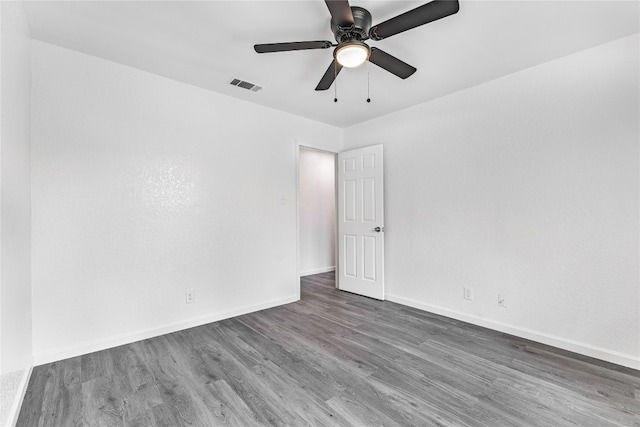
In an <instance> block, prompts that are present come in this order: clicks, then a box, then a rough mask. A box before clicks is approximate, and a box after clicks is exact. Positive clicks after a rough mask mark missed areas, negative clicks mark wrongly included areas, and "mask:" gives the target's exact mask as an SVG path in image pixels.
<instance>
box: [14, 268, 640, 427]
mask: <svg viewBox="0 0 640 427" xmlns="http://www.w3.org/2000/svg"><path fill="white" fill-rule="evenodd" d="M80 425H84V426H171V427H174V426H218V425H228V426H243V427H244V426H262V425H289V426H379V425H386V426H488V427H500V426H536V427H538V426H553V427H560V426H584V427H586V426H598V427H600V426H639V425H640V373H639V372H638V371H635V370H632V369H627V368H622V367H619V366H616V365H612V364H608V363H605V362H601V361H597V360H594V359H590V358H587V357H584V356H580V355H576V354H573V353H569V352H566V351H562V350H558V349H555V348H552V347H548V346H545V345H542V344H537V343H534V342H531V341H527V340H524V339H520V338H516V337H513V336H510V335H506V334H502V333H498V332H494V331H491V330H487V329H483V328H480V327H476V326H472V325H469V324H465V323H463V322H459V321H455V320H451V319H448V318H445V317H441V316H437V315H433V314H430V313H426V312H423V311H420V310H416V309H413V308H409V307H405V306H402V305H398V304H394V303H391V302H380V301H376V300H372V299H368V298H364V297H360V296H357V295H353V294H349V293H345V292H341V291H338V290H336V289H335V288H334V281H333V275H332V274H328V273H325V274H319V275H315V276H309V277H306V278H303V279H302V298H301V300H300V301H299V302H296V303H293V304H288V305H286V306H281V307H277V308H273V309H269V310H264V311H260V312H257V313H252V314H248V315H245V316H240V317H236V318H233V319H228V320H224V321H221V322H216V323H211V324H208V325H205V326H200V327H197V328H192V329H188V330H184V331H180V332H176V333H172V334H168V335H164V336H160V337H157V338H152V339H148V340H144V341H140V342H136V343H133V344H128V345H124V346H121V347H117V348H112V349H109V350H105V351H100V352H96V353H92V354H87V355H84V356H79V357H75V358H72V359H67V360H63V361H60V362H55V363H51V364H48V365H42V366H37V367H36V368H34V370H33V374H32V377H31V381H30V383H29V387H28V389H27V394H26V397H25V400H24V403H23V406H22V409H21V412H20V416H19V420H18V426H80Z"/></svg>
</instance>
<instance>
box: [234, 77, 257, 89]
mask: <svg viewBox="0 0 640 427" xmlns="http://www.w3.org/2000/svg"><path fill="white" fill-rule="evenodd" d="M229 84H230V85H233V86H238V87H241V88H243V89H247V90H250V91H251V92H257V91H259V90H260V89H262V86H258V85H256V84H253V83H249V82H246V81H244V80H240V79H236V78H233V79H231V81H230V82H229Z"/></svg>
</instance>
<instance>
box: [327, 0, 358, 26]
mask: <svg viewBox="0 0 640 427" xmlns="http://www.w3.org/2000/svg"><path fill="white" fill-rule="evenodd" d="M324 2H325V3H326V4H327V7H328V8H329V13H330V14H331V19H333V22H335V23H336V25H338V26H339V27H343V28H344V27H351V26H352V25H353V14H352V13H351V6H349V1H348V0H324Z"/></svg>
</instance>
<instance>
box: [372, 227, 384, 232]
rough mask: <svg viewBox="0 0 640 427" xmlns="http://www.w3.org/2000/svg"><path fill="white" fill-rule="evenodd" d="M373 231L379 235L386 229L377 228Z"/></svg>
mask: <svg viewBox="0 0 640 427" xmlns="http://www.w3.org/2000/svg"><path fill="white" fill-rule="evenodd" d="M373 231H375V232H376V233H379V232H381V231H384V227H382V228H380V227H376V228H374V229H373Z"/></svg>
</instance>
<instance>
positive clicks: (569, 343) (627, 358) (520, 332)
mask: <svg viewBox="0 0 640 427" xmlns="http://www.w3.org/2000/svg"><path fill="white" fill-rule="evenodd" d="M385 297H386V299H387V300H388V301H392V302H395V303H398V304H402V305H406V306H409V307H413V308H417V309H419V310H424V311H428V312H429V313H433V314H438V315H440V316H445V317H449V318H452V319H456V320H460V321H463V322H467V323H471V324H473V325H476V326H482V327H483V328H488V329H493V330H495V331H498V332H504V333H506V334H510V335H515V336H518V337H520V338H525V339H528V340H531V341H536V342H539V343H541V344H546V345H550V346H552V347H557V348H561V349H563V350H568V351H572V352H574V353H579V354H582V355H584V356H589V357H593V358H595V359H599V360H604V361H606V362H611V363H615V364H616V365H621V366H626V367H628V368H633V369H638V370H640V357H634V356H632V355H629V354H624V353H619V352H616V351H612V350H607V349H604V348H600V347H596V346H592V345H590V344H585V343H581V342H578V341H573V340H568V339H566V338H562V337H558V336H554V335H550V334H545V333H542V332H538V331H533V330H531V329H526V328H521V327H518V326H513V325H509V324H506V323H502V322H497V321H495V320H489V319H484V318H481V317H478V316H474V315H471V314H466V313H461V312H458V311H455V310H450V309H448V308H443V307H438V306H435V305H431V304H425V303H422V302H420V301H416V300H413V299H409V298H404V297H400V296H397V295H389V294H386V295H385Z"/></svg>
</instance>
